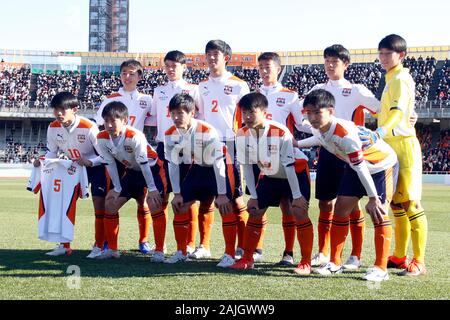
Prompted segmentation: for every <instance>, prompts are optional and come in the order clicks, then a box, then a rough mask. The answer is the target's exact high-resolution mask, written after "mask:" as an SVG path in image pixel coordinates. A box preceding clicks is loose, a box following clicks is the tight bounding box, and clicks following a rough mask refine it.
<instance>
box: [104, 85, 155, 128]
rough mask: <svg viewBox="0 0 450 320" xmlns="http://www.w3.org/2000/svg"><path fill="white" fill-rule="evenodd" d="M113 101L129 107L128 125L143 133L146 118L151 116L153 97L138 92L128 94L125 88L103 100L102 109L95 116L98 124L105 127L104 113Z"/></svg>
mask: <svg viewBox="0 0 450 320" xmlns="http://www.w3.org/2000/svg"><path fill="white" fill-rule="evenodd" d="M112 101H120V102H122V103H123V104H125V105H126V106H127V109H128V125H130V126H132V127H134V128H136V129H138V130H140V131H143V130H144V121H145V118H146V117H147V116H148V115H150V111H151V108H152V97H151V96H149V95H146V94H142V93H139V92H138V91H137V90H134V91H133V92H127V91H125V90H124V89H123V88H120V89H119V92H116V93H113V94H112V95H110V96H109V97H108V98H106V99H105V100H103V102H102V104H101V105H100V108H99V109H98V111H97V114H96V115H95V121H96V122H97V124H98V125H99V126H100V125H103V124H104V123H105V121H104V120H103V118H102V111H103V109H104V108H105V106H106V105H107V104H108V103H110V102H112Z"/></svg>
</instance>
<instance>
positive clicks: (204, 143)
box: [164, 94, 236, 267]
mask: <svg viewBox="0 0 450 320" xmlns="http://www.w3.org/2000/svg"><path fill="white" fill-rule="evenodd" d="M169 112H170V116H171V118H172V120H173V123H174V125H173V126H172V127H170V128H169V129H168V130H167V131H166V134H165V143H164V153H165V157H166V159H167V161H168V162H169V175H170V182H171V184H172V190H173V193H174V198H173V200H172V206H173V211H174V231H175V239H176V241H177V252H176V253H175V255H174V256H173V257H171V258H169V259H168V261H167V262H169V263H173V262H178V261H184V260H186V241H187V230H188V224H189V207H190V206H191V205H192V204H193V203H194V202H195V201H197V200H198V201H200V207H204V208H209V207H211V205H212V204H213V202H214V199H215V204H216V206H217V207H218V208H219V212H220V214H221V216H222V221H223V228H224V237H225V254H226V255H228V256H230V257H231V259H233V257H234V250H235V247H234V246H235V237H236V223H235V215H234V212H233V207H232V205H231V202H230V201H231V200H232V199H233V194H232V190H234V187H233V177H234V175H233V168H232V165H231V162H230V164H227V165H226V164H225V162H224V147H223V143H222V142H221V141H220V138H219V134H218V133H217V131H216V129H214V128H213V127H211V126H210V125H209V124H207V123H206V122H204V121H200V120H196V119H194V113H195V103H194V99H193V98H192V97H191V96H190V95H187V94H175V95H174V96H173V98H172V99H171V100H170V103H169ZM182 170H186V171H187V172H186V173H185V174H180V173H181V171H182ZM180 176H184V179H183V180H182V181H181V179H180ZM233 260H234V259H233ZM218 266H219V267H223V265H222V264H221V263H219V264H218Z"/></svg>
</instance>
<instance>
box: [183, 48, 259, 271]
mask: <svg viewBox="0 0 450 320" xmlns="http://www.w3.org/2000/svg"><path fill="white" fill-rule="evenodd" d="M205 54H206V61H207V63H208V67H209V71H210V75H209V78H208V80H206V81H203V82H201V83H200V84H199V94H200V104H199V114H200V118H203V119H204V120H205V121H206V122H207V123H209V124H210V125H211V126H213V127H214V128H215V129H216V130H217V131H218V132H219V135H220V139H222V141H223V142H224V143H225V144H226V147H227V152H228V154H229V155H231V161H232V162H233V165H234V171H235V172H234V181H235V190H234V192H233V194H234V195H235V196H236V198H235V199H233V214H229V215H224V214H222V230H223V235H224V238H225V243H228V244H230V243H234V242H235V241H236V235H237V238H238V244H237V246H238V247H240V248H242V243H243V233H244V228H245V223H246V221H247V218H248V213H247V209H246V207H245V204H244V201H243V198H242V194H243V193H242V187H241V175H240V168H239V164H238V163H237V161H236V155H235V152H234V149H235V148H234V139H235V132H236V131H237V129H238V128H239V126H240V124H241V122H242V116H241V113H240V110H239V107H238V103H239V100H240V98H241V97H243V96H244V95H245V94H247V93H249V91H250V90H249V88H248V85H247V83H246V82H245V81H243V80H241V79H239V78H237V77H235V76H233V75H232V74H231V73H230V72H228V71H227V70H226V65H227V63H228V62H229V61H230V59H231V48H230V46H229V45H228V44H227V43H226V42H225V41H223V40H211V41H209V42H208V43H207V44H206V47H205ZM212 217H213V211H211V212H210V213H208V214H205V212H202V211H200V212H199V227H200V233H201V234H203V235H204V238H209V235H208V234H210V232H211V226H210V225H211V223H212V220H213V218H212ZM208 220H209V222H210V223H208ZM205 226H206V227H205ZM202 228H203V230H202ZM208 255H210V252H209V249H208V248H205V246H200V247H198V248H197V249H196V251H195V252H194V253H193V254H192V255H191V256H190V257H192V258H194V259H195V258H197V259H198V258H201V257H204V256H208ZM234 255H235V250H229V251H228V252H227V253H225V254H224V255H223V257H222V259H221V262H220V263H219V265H220V266H223V267H227V266H230V265H232V264H233V263H234V262H235V261H234Z"/></svg>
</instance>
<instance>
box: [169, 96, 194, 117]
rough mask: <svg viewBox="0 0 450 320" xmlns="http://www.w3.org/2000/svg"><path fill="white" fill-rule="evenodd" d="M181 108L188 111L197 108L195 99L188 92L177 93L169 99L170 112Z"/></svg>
mask: <svg viewBox="0 0 450 320" xmlns="http://www.w3.org/2000/svg"><path fill="white" fill-rule="evenodd" d="M178 109H181V110H183V111H185V112H187V113H189V112H192V111H194V110H195V101H194V99H193V98H192V97H191V96H190V95H188V94H181V93H177V94H176V95H174V96H173V97H172V99H170V101H169V112H170V111H175V110H178Z"/></svg>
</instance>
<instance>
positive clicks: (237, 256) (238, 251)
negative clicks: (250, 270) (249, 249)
mask: <svg viewBox="0 0 450 320" xmlns="http://www.w3.org/2000/svg"><path fill="white" fill-rule="evenodd" d="M243 255H244V249H242V248H239V247H237V248H236V253H235V254H234V258H235V259H236V260H239V259H241V258H242V257H243Z"/></svg>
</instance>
